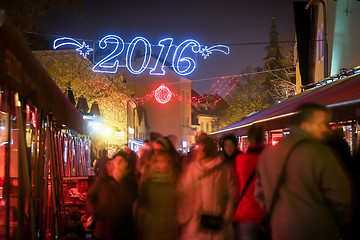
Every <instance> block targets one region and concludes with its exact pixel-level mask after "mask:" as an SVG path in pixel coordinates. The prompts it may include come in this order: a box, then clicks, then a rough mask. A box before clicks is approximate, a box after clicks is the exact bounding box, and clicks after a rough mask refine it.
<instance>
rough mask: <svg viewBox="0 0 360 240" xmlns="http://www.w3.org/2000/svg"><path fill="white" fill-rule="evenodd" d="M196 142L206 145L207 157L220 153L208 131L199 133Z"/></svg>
mask: <svg viewBox="0 0 360 240" xmlns="http://www.w3.org/2000/svg"><path fill="white" fill-rule="evenodd" d="M196 144H201V145H203V146H204V153H205V157H215V156H216V154H217V153H218V150H217V145H216V143H215V141H214V139H212V138H211V137H209V136H208V135H207V134H206V133H202V134H200V135H199V137H198V139H197V140H196Z"/></svg>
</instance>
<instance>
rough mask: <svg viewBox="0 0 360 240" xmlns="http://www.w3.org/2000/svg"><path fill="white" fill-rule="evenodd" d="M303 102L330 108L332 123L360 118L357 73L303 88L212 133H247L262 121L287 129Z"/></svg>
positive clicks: (275, 127) (265, 123)
mask: <svg viewBox="0 0 360 240" xmlns="http://www.w3.org/2000/svg"><path fill="white" fill-rule="evenodd" d="M305 102H316V103H321V104H325V105H327V106H328V107H330V108H331V109H332V112H333V117H332V118H333V119H332V120H333V121H334V122H340V121H349V120H360V74H356V75H353V76H350V77H347V78H343V79H340V80H337V81H335V82H333V83H330V84H328V85H325V86H322V87H317V88H313V89H310V90H306V91H305V92H302V93H300V94H298V95H296V96H295V97H293V98H291V99H289V100H287V101H284V102H282V103H280V104H278V105H276V106H274V107H272V108H268V109H266V110H264V111H261V112H258V113H256V114H254V115H251V116H249V117H246V118H244V119H242V120H240V121H239V122H237V123H234V124H232V125H230V126H227V127H225V128H223V129H220V130H218V131H215V132H213V133H212V135H213V136H216V137H218V138H220V137H221V136H223V135H225V134H230V133H232V134H235V135H246V134H247V131H248V128H249V127H250V126H251V125H252V124H253V123H259V122H261V123H262V124H264V126H265V128H266V130H274V129H282V128H287V127H289V126H290V125H291V122H292V116H293V115H294V114H295V113H296V108H297V106H298V105H299V104H302V103H305Z"/></svg>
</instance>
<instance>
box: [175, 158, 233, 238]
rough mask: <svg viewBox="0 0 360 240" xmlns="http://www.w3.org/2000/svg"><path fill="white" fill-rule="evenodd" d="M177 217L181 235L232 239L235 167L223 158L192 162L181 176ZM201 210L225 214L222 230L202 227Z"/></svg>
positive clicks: (178, 188)
mask: <svg viewBox="0 0 360 240" xmlns="http://www.w3.org/2000/svg"><path fill="white" fill-rule="evenodd" d="M177 191H178V192H177V194H178V209H177V218H178V222H179V224H180V226H181V234H180V239H189V240H193V239H214V240H216V239H222V240H224V239H230V238H231V236H232V233H231V218H232V213H233V206H234V200H235V197H236V186H235V182H234V178H233V175H232V169H231V168H230V167H229V166H228V164H224V163H223V161H222V160H221V158H214V159H213V160H211V161H209V162H207V163H206V164H204V165H202V164H201V163H199V162H198V161H194V162H191V163H190V164H189V165H188V166H187V167H186V168H185V169H184V171H183V174H182V176H180V179H179V182H178V186H177ZM201 214H210V215H215V216H223V217H224V224H223V226H222V228H221V230H220V231H217V232H214V231H211V230H207V229H204V228H201V226H200V216H201Z"/></svg>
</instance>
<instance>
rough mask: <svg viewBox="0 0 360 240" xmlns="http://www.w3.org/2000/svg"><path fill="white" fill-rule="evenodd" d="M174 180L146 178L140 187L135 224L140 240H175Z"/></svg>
mask: <svg viewBox="0 0 360 240" xmlns="http://www.w3.org/2000/svg"><path fill="white" fill-rule="evenodd" d="M176 178H177V176H175V175H174V174H173V176H169V177H165V178H164V177H162V178H161V177H160V178H155V177H152V176H150V177H148V178H147V179H145V180H144V181H143V182H142V183H141V185H140V191H139V197H138V202H137V214H136V215H137V224H138V229H139V233H140V238H139V239H142V240H145V239H146V240H176V239H177V237H178V225H177V221H176V204H175V203H176V197H175V191H176Z"/></svg>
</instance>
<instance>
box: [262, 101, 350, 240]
mask: <svg viewBox="0 0 360 240" xmlns="http://www.w3.org/2000/svg"><path fill="white" fill-rule="evenodd" d="M295 120H296V121H295V123H296V126H294V127H293V128H292V129H291V134H290V135H289V136H288V137H286V138H284V139H282V140H280V141H279V143H278V144H277V145H275V146H272V147H267V148H265V149H264V151H263V153H262V154H261V155H260V158H259V162H258V167H257V174H258V175H257V182H256V186H255V198H256V200H257V201H258V202H259V203H260V205H261V206H262V207H263V208H264V209H265V211H266V212H267V213H268V214H269V211H270V212H271V211H272V214H271V215H270V229H271V235H272V239H274V240H282V239H292V240H300V239H301V240H305V239H327V240H331V239H334V240H339V239H340V236H339V226H342V225H343V224H344V223H345V221H346V219H347V217H348V215H349V210H350V205H351V193H350V192H351V190H350V182H349V179H348V177H347V175H346V174H345V172H344V170H343V168H342V166H341V165H340V164H339V161H338V160H337V159H336V157H335V156H334V154H333V153H332V152H331V150H330V149H329V148H328V147H327V146H325V145H324V144H322V142H324V141H326V139H327V138H328V135H329V131H330V128H329V122H330V120H331V113H330V110H329V109H328V108H327V107H326V106H324V105H320V104H316V103H305V104H303V105H301V106H299V108H298V114H297V115H296V118H295ZM282 169H283V170H282ZM277 185H278V186H279V187H278V189H279V190H278V191H277V192H278V194H276V192H275V191H276V190H275V189H276V187H275V186H277ZM271 202H274V205H273V208H272V209H270V205H272V204H271Z"/></svg>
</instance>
